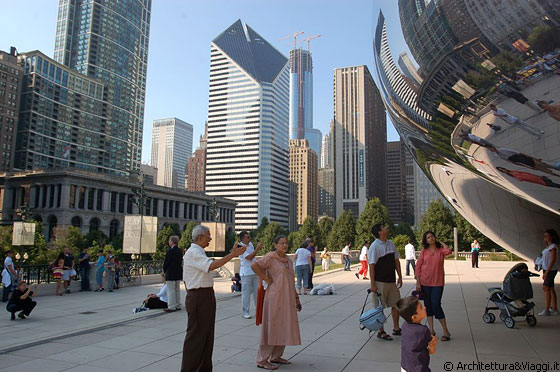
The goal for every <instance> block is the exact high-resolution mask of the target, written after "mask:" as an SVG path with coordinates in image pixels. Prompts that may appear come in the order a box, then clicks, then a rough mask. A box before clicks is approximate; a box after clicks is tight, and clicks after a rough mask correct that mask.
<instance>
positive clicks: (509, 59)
mask: <svg viewBox="0 0 560 372" xmlns="http://www.w3.org/2000/svg"><path fill="white" fill-rule="evenodd" d="M492 62H494V64H495V65H496V66H498V68H499V69H500V70H501V71H502V73H504V74H513V73H516V72H517V71H519V69H520V68H521V67H523V60H522V59H521V57H519V56H517V55H515V54H513V53H511V52H501V53H500V54H498V55H496V56H495V57H494V58H492Z"/></svg>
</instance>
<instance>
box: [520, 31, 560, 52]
mask: <svg viewBox="0 0 560 372" xmlns="http://www.w3.org/2000/svg"><path fill="white" fill-rule="evenodd" d="M527 41H528V42H529V45H530V46H531V48H532V49H533V50H534V51H536V52H537V53H541V54H545V53H548V52H550V51H553V50H555V49H557V48H560V32H559V31H558V28H554V27H552V26H544V25H541V26H537V27H535V28H534V29H533V33H532V34H531V35H529V37H528V38H527Z"/></svg>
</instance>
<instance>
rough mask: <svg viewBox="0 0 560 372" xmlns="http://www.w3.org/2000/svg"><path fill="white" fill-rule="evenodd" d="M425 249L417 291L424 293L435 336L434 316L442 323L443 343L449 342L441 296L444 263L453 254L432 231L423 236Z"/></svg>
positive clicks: (419, 270) (420, 257) (418, 264)
mask: <svg viewBox="0 0 560 372" xmlns="http://www.w3.org/2000/svg"><path fill="white" fill-rule="evenodd" d="M422 245H423V246H424V249H422V250H421V251H420V256H419V257H418V261H416V290H417V291H418V292H420V290H422V291H424V306H426V313H427V314H428V326H429V328H430V331H431V332H432V334H433V335H435V334H436V333H435V331H434V316H435V317H436V319H437V320H439V322H440V323H441V326H442V328H443V336H442V337H441V340H442V341H449V340H450V339H451V335H450V334H449V330H448V329H447V322H446V320H445V314H444V313H443V309H442V308H441V296H442V295H443V286H444V285H445V279H444V277H445V271H444V269H443V262H444V259H445V257H446V256H449V255H450V254H451V250H450V249H449V248H448V247H447V246H445V245H444V244H442V243H440V242H438V241H437V240H436V235H435V234H434V233H433V232H432V231H426V232H425V233H424V235H423V236H422Z"/></svg>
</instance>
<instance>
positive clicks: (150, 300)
mask: <svg viewBox="0 0 560 372" xmlns="http://www.w3.org/2000/svg"><path fill="white" fill-rule="evenodd" d="M161 278H162V281H163V286H162V287H161V289H160V290H159V292H158V293H157V294H155V293H150V294H149V295H148V296H147V297H146V299H145V300H144V302H142V306H140V307H137V308H135V309H134V310H132V312H133V313H135V314H136V313H139V312H141V311H146V310H152V309H167V302H168V300H167V283H165V276H164V275H162V276H161Z"/></svg>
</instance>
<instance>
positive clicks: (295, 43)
mask: <svg viewBox="0 0 560 372" xmlns="http://www.w3.org/2000/svg"><path fill="white" fill-rule="evenodd" d="M303 33H304V32H303V31H295V32H294V33H293V34H292V35H287V36H284V37H282V38H280V39H278V41H282V40H286V39H292V38H293V39H294V49H296V47H297V37H298V36H299V35H301V34H303Z"/></svg>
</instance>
